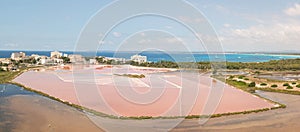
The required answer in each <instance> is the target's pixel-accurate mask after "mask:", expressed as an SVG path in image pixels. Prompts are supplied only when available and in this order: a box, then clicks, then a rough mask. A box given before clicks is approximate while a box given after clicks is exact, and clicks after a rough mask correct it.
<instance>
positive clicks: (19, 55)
mask: <svg viewBox="0 0 300 132" xmlns="http://www.w3.org/2000/svg"><path fill="white" fill-rule="evenodd" d="M25 56H26V54H25V53H24V52H15V53H12V54H11V56H10V58H11V59H13V60H22V59H23V58H25Z"/></svg>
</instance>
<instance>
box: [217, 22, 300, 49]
mask: <svg viewBox="0 0 300 132" xmlns="http://www.w3.org/2000/svg"><path fill="white" fill-rule="evenodd" d="M299 36H300V23H273V24H272V23H271V24H269V25H262V24H260V25H255V26H251V27H248V28H240V29H230V30H227V31H223V32H222V33H221V37H220V38H221V39H220V40H221V41H222V42H223V44H224V45H225V47H229V48H239V47H240V48H241V49H243V48H244V49H245V48H247V49H248V50H249V49H251V50H255V49H263V50H265V51H268V50H274V49H275V50H281V49H282V50H290V49H294V48H297V47H299V46H300V43H299V42H300V37H299ZM247 49H246V50H247Z"/></svg>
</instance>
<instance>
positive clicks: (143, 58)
mask: <svg viewBox="0 0 300 132" xmlns="http://www.w3.org/2000/svg"><path fill="white" fill-rule="evenodd" d="M130 59H131V61H134V62H138V63H139V64H140V63H145V62H147V56H141V55H138V54H136V55H133V56H131V57H130Z"/></svg>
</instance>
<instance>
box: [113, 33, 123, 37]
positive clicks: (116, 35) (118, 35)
mask: <svg viewBox="0 0 300 132" xmlns="http://www.w3.org/2000/svg"><path fill="white" fill-rule="evenodd" d="M113 35H114V36H115V37H117V38H119V37H121V36H122V34H121V33H119V32H113Z"/></svg>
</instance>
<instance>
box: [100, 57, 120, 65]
mask: <svg viewBox="0 0 300 132" xmlns="http://www.w3.org/2000/svg"><path fill="white" fill-rule="evenodd" d="M103 61H114V62H119V63H122V64H124V63H126V59H125V58H115V57H104V58H103Z"/></svg>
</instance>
